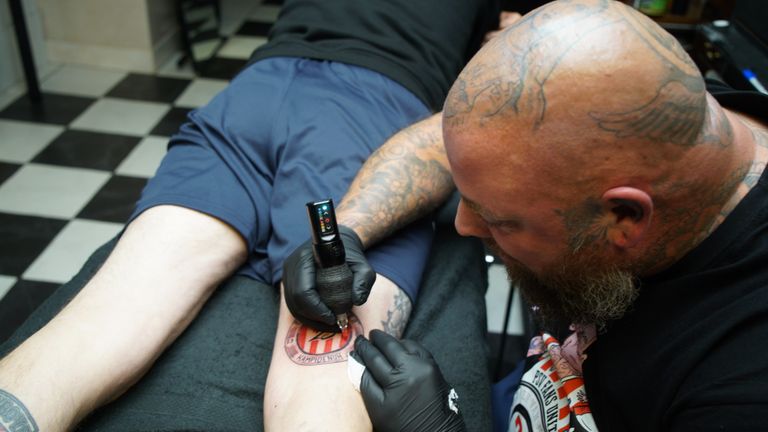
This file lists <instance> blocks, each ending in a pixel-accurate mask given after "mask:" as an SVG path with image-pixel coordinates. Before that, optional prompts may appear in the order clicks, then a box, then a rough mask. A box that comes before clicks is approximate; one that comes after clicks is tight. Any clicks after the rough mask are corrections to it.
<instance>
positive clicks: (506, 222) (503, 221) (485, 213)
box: [461, 195, 520, 225]
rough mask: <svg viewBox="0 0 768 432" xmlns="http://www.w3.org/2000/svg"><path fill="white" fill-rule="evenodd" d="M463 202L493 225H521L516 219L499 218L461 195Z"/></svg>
mask: <svg viewBox="0 0 768 432" xmlns="http://www.w3.org/2000/svg"><path fill="white" fill-rule="evenodd" d="M461 199H462V201H464V203H465V204H466V205H467V207H469V209H470V210H472V211H473V212H475V213H476V214H477V215H478V216H480V217H481V218H483V220H485V222H486V223H488V224H492V225H519V224H520V220H519V219H518V218H515V217H497V216H495V215H493V214H491V213H490V212H488V211H487V210H485V209H483V208H482V207H481V206H480V204H478V203H476V202H474V201H472V200H471V199H469V198H467V197H465V196H464V195H461Z"/></svg>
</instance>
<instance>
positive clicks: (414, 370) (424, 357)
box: [353, 330, 466, 432]
mask: <svg viewBox="0 0 768 432" xmlns="http://www.w3.org/2000/svg"><path fill="white" fill-rule="evenodd" d="M370 337H371V340H370V341H368V340H367V339H365V338H364V337H362V336H360V337H358V338H357V340H355V351H354V354H353V355H354V357H355V358H356V359H358V360H359V361H360V362H361V363H363V364H364V365H365V368H366V369H365V372H364V373H363V377H362V380H361V381H360V393H362V395H363V402H365V409H366V410H368V416H369V417H370V418H371V423H373V429H374V430H375V431H376V432H459V431H461V432H464V431H466V427H465V425H464V420H463V419H462V418H461V414H459V413H458V396H457V395H456V392H455V391H453V389H451V386H450V385H449V384H448V383H447V382H446V381H445V378H443V374H442V373H441V372H440V368H439V367H438V366H437V364H436V363H435V360H434V359H433V358H432V354H430V353H429V351H427V350H426V349H425V348H424V347H422V346H421V345H419V344H418V343H416V342H414V341H411V340H402V341H398V340H397V339H395V338H394V337H392V336H390V335H388V334H387V333H384V332H383V331H380V330H372V331H371V333H370ZM452 406H453V407H454V408H455V411H454V410H453V409H452Z"/></svg>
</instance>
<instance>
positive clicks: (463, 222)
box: [454, 200, 491, 238]
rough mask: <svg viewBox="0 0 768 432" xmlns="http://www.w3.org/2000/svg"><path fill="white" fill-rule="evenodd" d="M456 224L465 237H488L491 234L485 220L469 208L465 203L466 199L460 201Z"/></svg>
mask: <svg viewBox="0 0 768 432" xmlns="http://www.w3.org/2000/svg"><path fill="white" fill-rule="evenodd" d="M454 224H455V225H456V231H457V232H458V233H459V234H461V235H463V236H465V237H470V236H472V237H479V238H488V237H490V236H491V233H490V231H488V227H487V225H486V224H485V221H484V220H483V219H482V218H481V217H479V216H478V215H477V214H476V213H475V212H473V211H472V210H471V209H469V208H468V207H467V205H466V204H464V200H461V201H459V207H458V208H457V209H456V220H455V222H454Z"/></svg>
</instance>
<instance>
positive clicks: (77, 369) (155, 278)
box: [0, 207, 245, 431]
mask: <svg viewBox="0 0 768 432" xmlns="http://www.w3.org/2000/svg"><path fill="white" fill-rule="evenodd" d="M213 242H215V244H216V245H217V246H219V247H218V248H215V250H216V251H217V252H216V253H212V252H211V251H212V250H213V249H214V248H212V247H211V244H213ZM244 249H245V247H244V245H243V244H242V240H241V239H240V237H239V235H238V234H236V233H234V232H233V231H232V230H231V229H230V228H229V227H227V226H224V225H223V224H221V223H220V222H218V221H215V220H213V219H212V218H210V217H208V216H205V215H201V214H199V213H195V212H192V211H190V210H185V209H179V208H171V207H160V208H154V209H150V210H148V211H147V212H145V213H144V214H143V215H142V216H140V217H139V218H138V219H137V220H136V221H134V222H133V223H132V224H131V225H130V226H129V228H128V230H127V231H126V233H125V234H124V235H123V237H122V238H121V240H120V242H119V243H118V245H117V246H116V247H115V250H114V251H113V252H112V254H111V255H110V257H109V258H108V259H107V261H106V262H105V263H104V265H103V266H102V268H101V269H100V270H99V271H98V272H97V274H96V275H95V276H94V277H93V279H92V280H91V281H90V282H89V283H88V284H87V285H86V286H85V287H84V288H83V290H82V291H81V292H80V293H79V294H78V295H77V296H76V297H75V298H74V299H73V300H72V301H71V302H70V303H69V304H68V305H67V306H66V307H65V308H64V309H63V310H62V311H61V312H60V313H59V314H58V315H57V316H56V317H55V318H54V319H53V320H51V322H49V323H48V324H47V325H46V326H45V327H43V328H42V329H41V330H40V331H38V332H37V333H35V334H34V335H33V336H32V337H30V338H29V339H27V340H26V341H25V342H24V343H23V344H21V345H20V346H19V347H18V348H17V349H16V350H14V351H13V352H12V353H11V354H10V355H8V356H7V357H6V358H4V359H3V360H2V361H0V390H3V392H2V393H0V420H6V418H4V417H3V416H4V415H6V416H13V415H21V414H23V411H24V409H26V410H28V413H29V414H31V416H32V417H33V418H34V420H35V422H36V423H37V426H38V427H39V430H43V431H60V430H68V429H70V428H72V427H73V426H74V425H75V424H76V423H77V422H79V421H80V420H81V419H82V418H83V417H84V416H85V415H87V414H88V413H89V412H90V411H92V410H93V409H95V408H97V407H98V406H100V405H103V404H105V403H107V402H109V401H111V400H112V399H115V398H116V397H117V396H119V395H120V394H122V393H123V392H125V391H126V390H127V389H128V388H129V387H130V386H131V385H132V384H134V383H135V382H136V381H137V380H138V379H139V378H140V377H141V376H142V375H143V374H144V373H145V372H146V371H147V370H148V369H149V367H150V366H151V365H152V363H153V362H154V361H155V359H157V357H158V356H159V355H160V354H161V353H162V351H163V350H164V349H165V348H166V347H167V346H168V345H169V344H171V343H172V342H173V341H174V340H175V339H176V337H177V336H178V335H179V334H180V333H181V332H182V331H183V330H184V329H185V328H186V327H187V325H188V324H189V323H190V322H191V320H192V319H193V318H194V316H195V315H196V314H197V313H198V311H199V310H200V308H201V307H202V305H203V304H204V303H205V301H206V300H207V299H208V297H209V296H210V294H211V293H212V292H213V290H214V288H215V286H216V285H217V284H218V282H219V281H220V280H221V279H223V278H224V277H226V275H228V274H230V273H231V272H232V271H233V270H234V269H235V268H236V266H237V265H238V264H239V262H241V261H242V259H243V255H244ZM4 397H5V399H6V401H12V400H15V401H16V402H14V403H12V404H5V405H3V398H4ZM3 407H4V408H5V409H6V410H8V411H3ZM11 410H12V411H11ZM1 424H2V421H0V425H1ZM0 430H2V427H0ZM10 430H16V429H13V428H11V429H10ZM19 430H22V431H27V430H35V429H24V428H21V429H19Z"/></svg>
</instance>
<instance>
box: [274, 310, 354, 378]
mask: <svg viewBox="0 0 768 432" xmlns="http://www.w3.org/2000/svg"><path fill="white" fill-rule="evenodd" d="M348 315H349V324H348V326H347V328H346V329H345V330H344V331H343V332H341V333H332V332H321V331H317V330H315V329H313V328H311V327H308V326H305V325H303V324H301V323H300V322H299V321H296V320H294V321H293V324H291V327H290V328H289V329H288V334H287V335H286V336H285V353H286V354H288V358H290V359H291V360H292V361H293V362H294V363H296V364H300V365H308V366H312V365H320V364H328V363H338V362H343V361H346V360H347V355H348V354H349V352H350V351H352V343H351V342H354V340H355V338H357V336H359V335H362V334H363V326H362V324H360V320H358V319H357V317H356V316H355V315H353V314H351V313H350V314H348Z"/></svg>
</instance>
